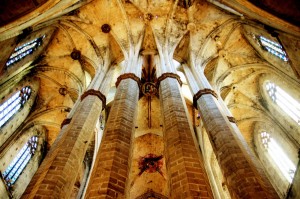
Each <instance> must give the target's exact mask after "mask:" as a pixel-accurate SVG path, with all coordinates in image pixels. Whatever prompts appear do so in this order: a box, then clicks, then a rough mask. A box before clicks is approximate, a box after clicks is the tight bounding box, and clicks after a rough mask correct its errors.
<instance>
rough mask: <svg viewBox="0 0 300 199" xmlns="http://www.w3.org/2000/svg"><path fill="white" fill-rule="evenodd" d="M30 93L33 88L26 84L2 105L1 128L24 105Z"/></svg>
mask: <svg viewBox="0 0 300 199" xmlns="http://www.w3.org/2000/svg"><path fill="white" fill-rule="evenodd" d="M30 94H31V88H30V87H29V86H25V87H23V88H22V89H21V90H19V91H18V92H16V93H15V94H14V95H13V96H11V97H10V98H9V99H8V100H6V101H5V102H4V103H3V104H1V105H0V128H1V127H2V126H4V124H5V123H6V122H7V121H8V120H9V119H10V118H12V116H13V115H14V114H15V113H16V112H18V111H19V110H20V109H21V108H22V107H23V106H24V104H25V103H26V102H27V101H28V99H29V97H30Z"/></svg>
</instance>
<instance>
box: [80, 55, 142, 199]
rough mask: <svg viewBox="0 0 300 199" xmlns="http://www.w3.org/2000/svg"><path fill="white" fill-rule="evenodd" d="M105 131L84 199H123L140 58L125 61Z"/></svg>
mask: <svg viewBox="0 0 300 199" xmlns="http://www.w3.org/2000/svg"><path fill="white" fill-rule="evenodd" d="M127 63H129V65H127V67H126V69H125V70H124V72H125V71H126V72H129V71H131V72H133V73H124V74H122V75H121V76H120V77H119V78H118V81H117V83H116V85H117V91H116V95H115V99H114V103H113V105H112V108H111V110H110V113H109V116H108V120H107V122H106V126H105V129H104V134H103V138H102V143H101V145H100V148H99V151H98V154H97V157H96V160H95V164H94V167H93V171H92V174H91V177H90V180H89V185H88V187H87V191H86V195H85V198H87V199H92V198H125V195H126V193H125V187H126V181H127V179H128V173H129V166H130V165H129V162H130V161H129V158H130V154H131V143H132V139H133V135H134V130H135V119H136V114H137V105H138V97H139V77H138V76H139V75H136V74H141V65H142V59H139V60H138V61H135V62H134V61H132V60H131V62H127Z"/></svg>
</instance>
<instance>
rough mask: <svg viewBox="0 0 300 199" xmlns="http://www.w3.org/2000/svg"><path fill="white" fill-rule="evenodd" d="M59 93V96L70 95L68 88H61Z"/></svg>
mask: <svg viewBox="0 0 300 199" xmlns="http://www.w3.org/2000/svg"><path fill="white" fill-rule="evenodd" d="M58 92H59V94H61V95H63V96H65V95H66V94H67V93H68V90H67V88H66V87H61V88H59V90H58Z"/></svg>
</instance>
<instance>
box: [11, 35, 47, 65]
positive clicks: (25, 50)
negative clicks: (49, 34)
mask: <svg viewBox="0 0 300 199" xmlns="http://www.w3.org/2000/svg"><path fill="white" fill-rule="evenodd" d="M45 37H46V35H43V36H41V37H38V38H36V39H34V40H32V41H29V42H27V43H25V44H23V45H21V46H18V47H16V48H15V50H14V52H13V53H12V54H11V56H10V57H9V58H8V60H7V62H6V66H10V65H12V64H14V63H16V62H18V61H20V60H21V59H22V58H24V57H26V56H27V55H29V54H31V53H33V52H34V51H35V50H36V49H37V48H38V47H39V46H41V45H42V43H43V39H44V38H45Z"/></svg>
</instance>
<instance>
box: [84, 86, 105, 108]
mask: <svg viewBox="0 0 300 199" xmlns="http://www.w3.org/2000/svg"><path fill="white" fill-rule="evenodd" d="M89 95H94V96H97V97H98V98H99V99H100V100H101V101H102V107H103V109H104V108H105V106H106V97H105V95H103V94H102V93H101V92H100V91H98V90H94V89H89V90H87V91H85V92H84V93H83V94H82V95H81V97H80V99H81V101H83V100H84V98H86V97H87V96H89Z"/></svg>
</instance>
